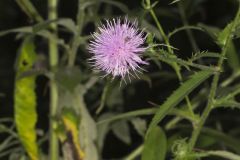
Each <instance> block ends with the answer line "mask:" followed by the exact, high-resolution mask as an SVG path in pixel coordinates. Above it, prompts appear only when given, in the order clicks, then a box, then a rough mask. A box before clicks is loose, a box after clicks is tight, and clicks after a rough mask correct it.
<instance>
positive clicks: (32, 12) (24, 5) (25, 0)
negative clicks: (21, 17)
mask: <svg viewBox="0 0 240 160" xmlns="http://www.w3.org/2000/svg"><path fill="white" fill-rule="evenodd" d="M16 2H17V3H18V5H19V6H20V7H21V9H22V10H23V11H24V12H25V13H26V14H27V15H28V17H30V18H31V19H32V20H36V21H37V22H42V21H43V18H42V16H41V15H40V14H39V13H38V11H37V9H36V8H35V7H34V6H33V5H32V3H31V1H30V0H16Z"/></svg>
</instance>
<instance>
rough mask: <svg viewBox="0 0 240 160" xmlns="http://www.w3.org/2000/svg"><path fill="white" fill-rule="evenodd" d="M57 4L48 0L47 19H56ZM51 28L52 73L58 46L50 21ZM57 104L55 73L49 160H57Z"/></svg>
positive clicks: (55, 28) (53, 25)
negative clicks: (55, 118) (55, 119)
mask: <svg viewBox="0 0 240 160" xmlns="http://www.w3.org/2000/svg"><path fill="white" fill-rule="evenodd" d="M57 4H58V0H48V19H49V20H53V19H57ZM50 27H51V30H52V32H53V37H51V38H50V39H49V63H50V67H51V71H52V73H54V70H55V68H56V67H57V65H58V46H57V24H56V23H51V25H50ZM57 106H58V87H57V84H56V81H55V75H54V74H53V77H52V78H51V80H50V117H51V118H50V144H49V145H50V148H49V153H50V160H58V154H59V151H58V139H57V134H56V133H55V131H54V130H55V129H56V127H57V124H56V121H54V120H53V118H54V117H56V113H57Z"/></svg>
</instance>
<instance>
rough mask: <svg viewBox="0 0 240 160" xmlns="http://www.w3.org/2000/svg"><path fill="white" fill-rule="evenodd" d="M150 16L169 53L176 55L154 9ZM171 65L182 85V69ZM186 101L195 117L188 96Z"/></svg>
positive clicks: (176, 65) (174, 64) (175, 64)
mask: <svg viewBox="0 0 240 160" xmlns="http://www.w3.org/2000/svg"><path fill="white" fill-rule="evenodd" d="M150 14H151V15H152V17H153V19H154V21H155V23H156V25H157V27H158V30H159V32H160V34H161V35H162V37H163V40H164V42H165V43H166V45H167V49H168V52H169V53H171V54H174V53H173V50H172V48H171V46H170V42H169V39H168V37H167V35H166V34H165V32H164V31H163V28H162V25H161V23H160V22H159V20H158V18H157V16H156V14H155V12H154V10H153V9H152V8H151V9H150ZM170 65H171V66H172V67H173V69H174V70H175V72H176V74H177V77H178V79H179V81H180V83H182V80H183V78H182V75H181V72H180V70H181V68H180V67H179V66H178V64H177V63H170ZM185 101H186V103H187V106H188V110H189V112H190V113H191V114H192V115H194V112H193V109H192V105H191V101H190V99H189V97H188V96H186V97H185Z"/></svg>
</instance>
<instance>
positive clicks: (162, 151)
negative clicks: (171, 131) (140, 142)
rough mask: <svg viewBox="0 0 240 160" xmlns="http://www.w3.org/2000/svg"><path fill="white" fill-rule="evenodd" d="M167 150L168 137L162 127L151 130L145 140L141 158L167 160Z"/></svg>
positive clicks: (144, 159)
mask: <svg viewBox="0 0 240 160" xmlns="http://www.w3.org/2000/svg"><path fill="white" fill-rule="evenodd" d="M166 151H167V138H166V135H165V133H164V132H163V130H162V129H161V128H160V127H157V126H156V127H154V128H152V129H151V130H150V132H149V136H148V137H147V138H146V140H145V142H144V147H143V152H142V159H141V160H165V159H166V158H165V156H166Z"/></svg>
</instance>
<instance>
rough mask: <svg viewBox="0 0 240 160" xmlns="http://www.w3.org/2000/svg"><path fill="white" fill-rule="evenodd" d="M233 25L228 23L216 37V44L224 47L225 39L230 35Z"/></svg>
mask: <svg viewBox="0 0 240 160" xmlns="http://www.w3.org/2000/svg"><path fill="white" fill-rule="evenodd" d="M232 28H233V23H229V24H228V25H227V26H226V27H225V28H224V29H223V30H222V31H221V32H220V33H219V34H218V37H217V42H218V44H219V45H220V46H225V45H226V43H227V39H228V37H229V35H230V34H232Z"/></svg>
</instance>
